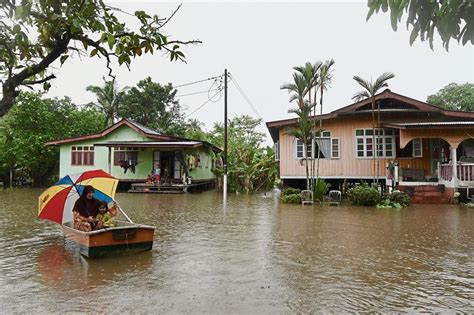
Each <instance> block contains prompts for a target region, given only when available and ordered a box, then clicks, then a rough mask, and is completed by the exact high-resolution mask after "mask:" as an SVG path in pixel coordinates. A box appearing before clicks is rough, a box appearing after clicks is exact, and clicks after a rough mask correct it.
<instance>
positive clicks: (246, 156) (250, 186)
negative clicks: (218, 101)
mask: <svg viewBox="0 0 474 315" xmlns="http://www.w3.org/2000/svg"><path fill="white" fill-rule="evenodd" d="M261 122H262V121H261V119H254V118H252V117H250V116H247V115H242V116H237V117H235V118H234V119H232V120H231V121H230V123H229V126H228V130H227V135H228V145H227V148H228V160H227V166H228V168H227V174H228V185H229V186H228V187H229V191H231V192H244V193H251V192H255V191H259V190H268V189H271V188H272V187H273V185H274V183H275V180H276V178H277V177H278V162H277V161H275V152H274V151H273V149H272V148H270V147H266V148H262V147H261V144H262V142H263V140H264V137H265V134H264V133H262V132H257V131H256V128H257V127H258V126H259V125H260V124H261ZM208 140H209V142H210V143H212V144H214V145H216V146H217V147H220V148H223V147H224V127H223V125H222V124H221V123H215V124H214V128H213V130H211V132H209V134H208ZM218 157H219V158H221V157H222V154H219V156H218ZM214 172H215V173H216V175H217V176H221V175H222V174H223V166H222V165H218V166H217V167H216V168H215V169H214Z"/></svg>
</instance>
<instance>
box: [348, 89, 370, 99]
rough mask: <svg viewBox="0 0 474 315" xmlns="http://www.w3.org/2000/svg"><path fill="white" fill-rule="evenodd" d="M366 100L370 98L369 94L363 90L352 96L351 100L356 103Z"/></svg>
mask: <svg viewBox="0 0 474 315" xmlns="http://www.w3.org/2000/svg"><path fill="white" fill-rule="evenodd" d="M366 98H370V94H369V92H368V91H365V90H363V91H359V92H357V93H355V94H354V95H353V96H352V100H354V101H356V102H358V101H361V100H364V99H366Z"/></svg>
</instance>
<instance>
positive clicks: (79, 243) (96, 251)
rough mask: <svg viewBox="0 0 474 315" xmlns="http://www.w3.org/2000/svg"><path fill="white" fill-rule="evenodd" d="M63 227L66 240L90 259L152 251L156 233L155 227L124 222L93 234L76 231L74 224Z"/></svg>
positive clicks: (63, 225) (70, 223)
mask: <svg viewBox="0 0 474 315" xmlns="http://www.w3.org/2000/svg"><path fill="white" fill-rule="evenodd" d="M61 227H62V229H63V232H64V236H65V238H66V240H68V241H69V242H71V243H73V245H74V246H76V247H78V248H79V252H80V253H81V254H82V255H84V256H86V257H90V258H93V257H104V256H108V255H114V254H128V253H136V252H142V251H147V250H151V248H152V246H153V236H154V232H155V227H154V226H148V225H142V224H136V223H130V222H123V221H118V222H117V226H116V227H112V228H106V229H101V230H97V231H91V232H83V231H79V230H76V229H74V228H73V223H72V222H66V223H64V224H62V225H61Z"/></svg>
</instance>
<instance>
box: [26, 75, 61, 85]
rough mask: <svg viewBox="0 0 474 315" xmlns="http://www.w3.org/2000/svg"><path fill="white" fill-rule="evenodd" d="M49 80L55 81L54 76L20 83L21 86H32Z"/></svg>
mask: <svg viewBox="0 0 474 315" xmlns="http://www.w3.org/2000/svg"><path fill="white" fill-rule="evenodd" d="M51 79H56V76H55V75H54V74H51V75H48V76H47V77H46V78H44V79H41V80H35V81H27V80H26V81H23V83H21V85H33V84H41V83H44V82H46V81H49V80H51Z"/></svg>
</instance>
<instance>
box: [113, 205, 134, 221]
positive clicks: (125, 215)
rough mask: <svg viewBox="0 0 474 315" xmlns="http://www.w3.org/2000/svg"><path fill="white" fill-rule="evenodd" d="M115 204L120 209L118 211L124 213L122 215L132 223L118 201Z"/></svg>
mask: <svg viewBox="0 0 474 315" xmlns="http://www.w3.org/2000/svg"><path fill="white" fill-rule="evenodd" d="M116 205H117V208H118V209H119V210H120V212H122V214H123V215H124V217H125V218H126V219H127V220H128V222H130V223H134V222H133V221H132V220H131V219H130V218H129V217H128V215H127V214H126V213H125V211H123V210H122V208H121V207H120V206H119V205H118V203H116Z"/></svg>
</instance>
